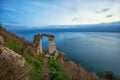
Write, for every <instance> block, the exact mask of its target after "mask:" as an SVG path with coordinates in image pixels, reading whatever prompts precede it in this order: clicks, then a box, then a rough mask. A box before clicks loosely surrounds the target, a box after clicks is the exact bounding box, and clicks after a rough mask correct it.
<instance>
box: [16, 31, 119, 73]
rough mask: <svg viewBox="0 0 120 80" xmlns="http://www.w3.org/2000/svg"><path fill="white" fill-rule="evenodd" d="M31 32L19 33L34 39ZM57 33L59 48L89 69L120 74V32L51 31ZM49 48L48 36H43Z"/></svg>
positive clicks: (28, 38) (45, 46) (68, 56)
mask: <svg viewBox="0 0 120 80" xmlns="http://www.w3.org/2000/svg"><path fill="white" fill-rule="evenodd" d="M34 34H35V33H31V34H18V35H19V36H22V37H24V38H25V39H27V40H29V41H33V36H34ZM50 34H54V35H55V42H56V45H57V49H58V50H62V51H64V52H65V53H66V57H67V58H70V59H71V60H73V61H74V62H76V63H78V64H80V65H82V66H83V67H84V68H86V69H87V70H89V71H95V72H100V71H112V72H114V73H115V74H118V75H120V33H102V32H100V33H99V32H98V33H97V32H58V33H57V32H50ZM43 47H44V48H46V49H48V38H46V37H43Z"/></svg>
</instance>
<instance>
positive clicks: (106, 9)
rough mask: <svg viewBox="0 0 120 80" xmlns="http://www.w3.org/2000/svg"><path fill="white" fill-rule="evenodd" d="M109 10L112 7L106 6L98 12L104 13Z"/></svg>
mask: <svg viewBox="0 0 120 80" xmlns="http://www.w3.org/2000/svg"><path fill="white" fill-rule="evenodd" d="M109 10H110V8H104V9H102V10H99V11H96V13H103V12H107V11H109Z"/></svg>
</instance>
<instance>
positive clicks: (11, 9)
mask: <svg viewBox="0 0 120 80" xmlns="http://www.w3.org/2000/svg"><path fill="white" fill-rule="evenodd" d="M0 10H4V11H13V12H17V10H16V9H14V8H8V7H1V8H0Z"/></svg>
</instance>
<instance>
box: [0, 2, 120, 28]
mask: <svg viewBox="0 0 120 80" xmlns="http://www.w3.org/2000/svg"><path fill="white" fill-rule="evenodd" d="M116 21H120V0H0V24H4V25H11V26H27V27H43V26H49V25H81V24H82V25H83V24H85V25H86V24H100V23H110V22H116Z"/></svg>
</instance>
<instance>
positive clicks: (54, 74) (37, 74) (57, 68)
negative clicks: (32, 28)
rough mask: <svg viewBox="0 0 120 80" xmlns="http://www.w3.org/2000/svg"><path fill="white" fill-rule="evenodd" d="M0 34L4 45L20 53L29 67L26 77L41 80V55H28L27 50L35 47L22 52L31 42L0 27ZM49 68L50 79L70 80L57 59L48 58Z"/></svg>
mask: <svg viewBox="0 0 120 80" xmlns="http://www.w3.org/2000/svg"><path fill="white" fill-rule="evenodd" d="M0 35H1V36H2V37H3V38H4V41H5V43H4V46H6V47H8V48H10V49H11V50H13V51H15V52H17V53H19V54H20V55H22V56H23V57H24V58H25V60H26V63H25V67H27V69H29V73H28V77H27V79H29V80H43V79H42V67H43V65H44V63H43V59H45V58H43V57H39V58H35V57H33V56H31V55H29V52H34V53H32V54H36V53H35V49H30V50H29V52H26V53H24V50H25V49H26V47H32V48H33V46H32V43H30V42H28V41H25V40H24V39H23V38H20V37H18V36H16V35H15V34H13V33H10V32H8V31H6V30H5V29H3V28H2V27H0ZM49 68H50V70H51V71H50V76H51V80H70V79H68V78H66V77H68V76H67V75H64V73H65V70H64V68H63V66H62V65H60V64H59V63H58V62H57V61H55V60H53V59H49Z"/></svg>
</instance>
